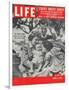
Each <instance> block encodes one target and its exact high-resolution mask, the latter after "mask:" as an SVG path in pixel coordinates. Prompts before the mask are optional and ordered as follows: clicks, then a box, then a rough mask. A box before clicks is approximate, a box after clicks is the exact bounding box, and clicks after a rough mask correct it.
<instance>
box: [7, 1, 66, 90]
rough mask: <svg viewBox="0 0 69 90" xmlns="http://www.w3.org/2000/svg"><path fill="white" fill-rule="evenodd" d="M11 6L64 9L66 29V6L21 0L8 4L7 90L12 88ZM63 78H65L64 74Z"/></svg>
mask: <svg viewBox="0 0 69 90" xmlns="http://www.w3.org/2000/svg"><path fill="white" fill-rule="evenodd" d="M13 4H23V5H24V4H25V5H35V6H39V5H40V6H54V7H64V8H65V27H66V12H67V11H66V4H64V3H60V2H58V3H57V4H56V3H55V2H54V1H52V3H49V1H47V2H45V1H44V2H43V3H42V2H39V0H38V1H37V0H35V1H32V2H31V1H30V2H28V1H24V0H21V1H20V0H19V1H18V0H13V1H10V2H9V63H8V64H9V67H8V69H9V75H8V76H9V77H8V79H9V80H8V85H7V87H8V88H12V87H13V85H12V5H13ZM65 29H66V28H65ZM65 33H66V30H65ZM65 39H66V37H65ZM65 43H66V41H65ZM65 51H66V49H65ZM65 58H66V57H65ZM65 60H66V59H65ZM65 66H66V61H65ZM65 77H67V76H66V73H65ZM66 80H67V79H65V81H66ZM65 83H66V82H65ZM14 87H15V86H14ZM19 87H20V86H19ZM21 87H22V85H21Z"/></svg>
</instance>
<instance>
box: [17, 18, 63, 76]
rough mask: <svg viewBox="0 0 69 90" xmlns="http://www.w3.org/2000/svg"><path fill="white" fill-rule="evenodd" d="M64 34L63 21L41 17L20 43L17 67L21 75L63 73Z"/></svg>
mask: <svg viewBox="0 0 69 90" xmlns="http://www.w3.org/2000/svg"><path fill="white" fill-rule="evenodd" d="M64 35H65V28H64V22H63V21H55V20H54V21H53V20H48V22H47V20H44V19H41V20H40V24H39V25H38V27H36V28H35V29H33V30H32V31H31V32H30V33H29V35H28V38H27V39H26V40H27V41H26V40H24V41H23V42H22V44H21V49H20V53H19V55H18V57H20V64H19V65H18V69H19V71H20V73H21V74H22V77H36V76H38V77H39V76H54V75H56V74H59V75H64V72H65V63H64V62H65V36H64Z"/></svg>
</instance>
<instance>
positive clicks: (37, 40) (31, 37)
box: [28, 34, 41, 45]
mask: <svg viewBox="0 0 69 90" xmlns="http://www.w3.org/2000/svg"><path fill="white" fill-rule="evenodd" d="M28 39H29V41H30V42H31V44H32V45H35V44H38V43H40V42H41V40H40V38H39V36H37V35H32V34H31V35H29V37H28Z"/></svg>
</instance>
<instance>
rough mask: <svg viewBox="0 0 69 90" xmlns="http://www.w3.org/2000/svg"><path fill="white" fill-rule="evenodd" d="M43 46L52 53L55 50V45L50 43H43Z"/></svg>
mask: <svg viewBox="0 0 69 90" xmlns="http://www.w3.org/2000/svg"><path fill="white" fill-rule="evenodd" d="M43 46H44V47H45V48H46V49H47V50H48V51H50V50H51V49H52V48H53V44H52V43H51V42H50V41H46V40H45V41H43Z"/></svg>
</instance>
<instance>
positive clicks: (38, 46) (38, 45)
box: [35, 43, 42, 51]
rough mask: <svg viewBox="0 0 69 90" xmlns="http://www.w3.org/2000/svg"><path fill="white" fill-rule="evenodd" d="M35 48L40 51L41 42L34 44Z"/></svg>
mask: <svg viewBox="0 0 69 90" xmlns="http://www.w3.org/2000/svg"><path fill="white" fill-rule="evenodd" d="M35 49H36V50H37V51H42V44H40V43H39V44H36V45H35Z"/></svg>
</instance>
